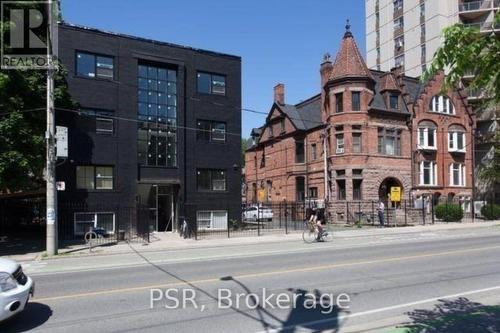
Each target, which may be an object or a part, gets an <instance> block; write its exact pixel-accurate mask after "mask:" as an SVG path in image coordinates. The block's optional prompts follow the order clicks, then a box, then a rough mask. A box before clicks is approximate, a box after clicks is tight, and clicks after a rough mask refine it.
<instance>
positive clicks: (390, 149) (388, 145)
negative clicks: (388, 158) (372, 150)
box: [378, 127, 401, 156]
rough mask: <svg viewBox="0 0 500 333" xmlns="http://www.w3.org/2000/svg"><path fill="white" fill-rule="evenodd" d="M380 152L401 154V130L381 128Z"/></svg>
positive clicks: (379, 135)
mask: <svg viewBox="0 0 500 333" xmlns="http://www.w3.org/2000/svg"><path fill="white" fill-rule="evenodd" d="M378 152H379V154H384V155H396V156H401V130H395V129H387V128H383V127H381V128H379V129H378Z"/></svg>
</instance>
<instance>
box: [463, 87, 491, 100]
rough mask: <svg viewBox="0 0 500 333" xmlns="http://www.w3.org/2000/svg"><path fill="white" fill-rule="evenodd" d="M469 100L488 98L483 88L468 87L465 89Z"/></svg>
mask: <svg viewBox="0 0 500 333" xmlns="http://www.w3.org/2000/svg"><path fill="white" fill-rule="evenodd" d="M465 91H466V93H467V96H468V98H469V100H480V99H485V98H488V96H486V94H485V92H484V90H483V89H478V88H472V87H468V88H466V89H465Z"/></svg>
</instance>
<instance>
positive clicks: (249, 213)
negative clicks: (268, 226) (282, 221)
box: [243, 205, 273, 221]
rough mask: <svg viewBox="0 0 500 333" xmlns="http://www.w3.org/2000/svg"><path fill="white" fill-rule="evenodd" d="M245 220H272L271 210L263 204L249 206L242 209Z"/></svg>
mask: <svg viewBox="0 0 500 333" xmlns="http://www.w3.org/2000/svg"><path fill="white" fill-rule="evenodd" d="M243 220H245V221H272V220H273V211H272V210H271V209H270V208H267V207H263V206H256V205H255V206H250V207H248V208H246V209H245V210H244V211H243Z"/></svg>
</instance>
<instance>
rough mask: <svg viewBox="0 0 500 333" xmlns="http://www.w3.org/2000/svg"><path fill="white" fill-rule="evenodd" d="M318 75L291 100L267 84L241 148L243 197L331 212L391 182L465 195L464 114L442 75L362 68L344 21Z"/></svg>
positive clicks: (373, 195)
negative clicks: (307, 95) (249, 141)
mask: <svg viewBox="0 0 500 333" xmlns="http://www.w3.org/2000/svg"><path fill="white" fill-rule="evenodd" d="M320 75H321V85H322V87H321V93H320V94H318V95H317V96H314V97H312V98H311V99H309V100H307V101H305V102H302V103H300V104H297V105H288V104H285V88H284V86H283V85H281V84H280V85H278V86H276V88H275V103H274V104H273V107H272V108H271V111H270V113H269V116H268V118H267V119H266V123H265V125H264V126H263V127H261V128H260V129H255V130H254V131H253V132H252V133H253V136H254V139H255V144H254V146H252V147H251V148H250V149H249V150H248V151H247V153H246V167H245V168H246V170H245V173H246V185H247V186H246V188H247V200H248V201H259V200H260V201H272V202H278V201H283V200H287V201H297V200H304V199H319V200H327V201H329V202H330V203H331V205H330V207H332V208H331V210H332V211H331V213H332V216H333V217H334V218H335V216H340V215H342V213H343V212H344V211H345V210H344V207H345V203H346V202H352V201H362V200H379V198H382V199H386V198H387V196H388V193H389V192H390V188H391V187H394V186H397V187H400V188H401V189H402V193H403V198H404V199H409V200H410V201H414V200H416V199H418V198H419V197H421V196H422V195H424V196H428V195H436V196H460V197H463V199H464V200H469V199H470V197H471V196H472V184H473V179H472V173H473V160H472V156H473V151H472V149H473V145H472V143H471V142H472V140H473V138H472V135H471V133H472V132H473V128H474V120H473V119H474V118H473V115H472V114H471V112H470V109H469V108H468V106H467V102H466V99H465V96H464V93H463V92H462V91H458V90H455V91H449V92H447V93H446V94H442V92H441V91H440V89H441V83H442V80H443V76H442V75H441V76H437V77H435V78H434V79H432V80H430V81H429V82H427V83H426V84H422V83H420V82H419V80H418V79H415V78H410V77H406V76H404V75H401V74H399V73H398V70H397V69H395V70H393V71H391V72H388V73H384V72H379V71H373V70H368V68H367V67H366V64H365V62H364V60H363V58H362V57H361V55H360V52H359V50H358V48H357V46H356V43H355V41H354V38H353V37H352V34H351V33H350V31H347V32H346V34H345V36H344V38H343V40H342V42H341V45H340V48H339V51H338V54H337V57H336V59H335V61H334V62H333V63H332V61H331V60H330V57H329V55H326V56H325V59H324V61H323V63H322V64H321V66H320ZM444 96H448V99H447V98H446V97H444ZM433 98H434V99H433ZM433 109H435V111H434V110H433ZM450 110H451V111H450ZM420 128H422V129H420ZM426 128H427V130H426ZM434 131H435V132H434ZM434 133H435V134H434ZM450 133H451V134H450ZM431 136H432V137H431ZM450 139H451V140H452V143H451V144H450V142H449V140H450ZM300 142H304V158H302V150H301V149H300ZM450 147H451V148H450ZM324 152H326V155H325V154H324ZM263 156H265V157H264V159H263ZM325 166H326V168H327V172H325ZM450 172H451V174H452V176H450ZM325 176H326V177H327V178H326V181H325ZM450 182H451V183H450ZM454 182H455V183H456V184H454Z"/></svg>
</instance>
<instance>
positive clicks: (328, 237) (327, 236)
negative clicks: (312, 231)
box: [321, 225, 333, 242]
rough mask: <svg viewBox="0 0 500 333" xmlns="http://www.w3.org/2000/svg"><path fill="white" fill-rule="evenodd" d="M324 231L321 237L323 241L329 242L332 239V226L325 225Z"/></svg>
mask: <svg viewBox="0 0 500 333" xmlns="http://www.w3.org/2000/svg"><path fill="white" fill-rule="evenodd" d="M324 228H325V229H324V231H323V235H322V237H321V238H322V239H323V241H325V242H331V241H332V240H333V230H332V228H330V226H328V225H326V226H324Z"/></svg>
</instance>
